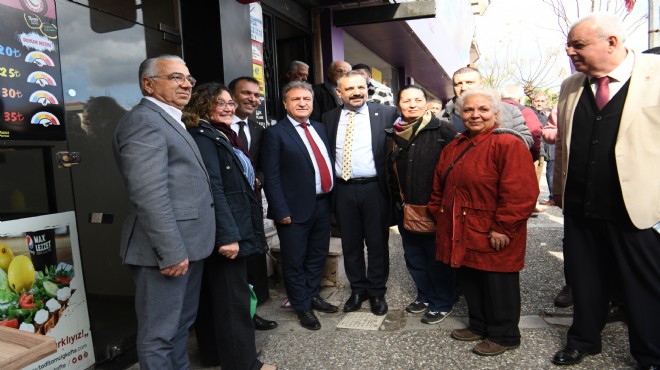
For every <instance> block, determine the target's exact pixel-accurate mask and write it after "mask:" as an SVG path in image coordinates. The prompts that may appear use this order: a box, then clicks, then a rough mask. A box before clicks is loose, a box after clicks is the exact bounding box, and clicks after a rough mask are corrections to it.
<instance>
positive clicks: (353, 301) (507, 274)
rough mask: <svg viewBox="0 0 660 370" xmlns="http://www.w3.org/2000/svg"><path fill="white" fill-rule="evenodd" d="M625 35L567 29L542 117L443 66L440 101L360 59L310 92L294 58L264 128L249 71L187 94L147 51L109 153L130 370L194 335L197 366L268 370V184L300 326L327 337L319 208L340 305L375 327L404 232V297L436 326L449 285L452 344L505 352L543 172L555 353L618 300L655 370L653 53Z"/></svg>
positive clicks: (304, 69)
mask: <svg viewBox="0 0 660 370" xmlns="http://www.w3.org/2000/svg"><path fill="white" fill-rule="evenodd" d="M624 41H625V33H624V31H623V29H622V27H621V25H620V22H619V21H618V19H617V18H616V17H612V16H609V15H605V14H592V15H589V16H586V17H584V18H581V19H580V20H578V21H577V22H576V23H575V24H574V25H573V26H572V27H571V29H570V32H569V34H568V40H567V48H566V50H567V54H568V55H569V57H570V58H571V60H572V61H573V64H574V65H575V68H576V70H577V71H578V72H577V73H575V74H573V75H572V76H571V77H569V78H568V79H567V80H566V81H565V82H564V83H563V85H562V89H561V92H560V95H559V103H558V107H557V109H556V110H555V111H554V112H553V111H552V109H551V107H550V103H551V102H550V99H549V97H548V95H547V94H546V93H543V92H537V93H535V94H534V95H533V96H531V105H532V106H531V107H526V106H524V105H523V102H524V92H523V90H522V88H521V87H519V86H507V87H505V88H504V89H503V90H502V91H501V92H500V94H499V95H498V94H496V93H495V92H493V91H492V90H489V89H486V88H485V87H484V86H483V78H482V76H481V75H480V73H479V71H478V70H477V69H476V68H473V67H465V68H461V69H459V70H457V71H456V72H455V73H454V74H453V77H452V79H453V85H454V92H455V97H454V98H453V99H452V100H450V101H449V102H447V103H446V104H445V106H444V108H443V107H442V102H439V101H435V100H430V99H429V97H428V96H427V92H426V91H425V90H424V89H423V88H421V87H420V86H416V85H409V86H404V87H402V88H401V89H400V90H399V91H398V95H397V96H396V99H394V97H393V96H392V94H391V91H389V90H388V89H386V88H384V87H383V86H382V85H380V84H379V83H377V82H376V81H375V80H373V78H371V69H370V68H369V66H367V65H364V64H356V65H354V66H351V65H350V64H349V63H347V62H346V61H342V60H338V61H335V62H333V63H332V64H331V65H330V66H329V68H328V71H327V72H328V73H327V80H326V81H325V82H323V83H321V84H318V85H315V86H312V85H311V84H309V83H307V82H306V79H307V77H308V75H309V66H308V65H307V64H305V63H303V62H298V61H296V62H293V63H291V65H290V68H289V69H288V70H287V77H288V79H289V83H288V84H287V85H286V86H284V88H283V91H282V103H283V106H284V109H285V111H286V117H283V118H282V119H281V120H280V121H279V122H278V123H277V124H275V125H273V126H271V127H269V128H267V129H265V130H264V129H263V128H262V127H261V126H259V125H258V124H256V122H253V121H252V120H251V119H249V116H250V115H251V114H252V113H254V111H255V109H256V108H257V106H258V105H259V82H258V81H257V80H255V79H253V78H252V77H239V78H237V79H235V80H233V81H232V82H231V83H229V85H228V86H225V85H223V84H220V83H217V82H210V83H204V84H200V85H199V86H196V87H195V83H196V81H195V79H194V78H193V77H192V76H191V75H190V72H189V71H188V69H187V67H186V65H185V62H184V61H183V60H182V59H181V58H179V57H176V56H160V57H156V58H150V59H147V60H145V61H144V62H143V63H142V65H141V66H140V70H139V76H140V88H141V90H142V92H143V95H144V99H143V100H142V101H141V102H140V103H139V104H138V105H137V106H136V107H134V108H133V109H132V110H131V111H130V112H128V113H127V114H126V115H124V117H123V118H122V119H121V120H120V122H119V124H118V127H117V130H116V133H115V137H114V142H113V145H114V152H115V155H116V158H117V163H118V165H119V168H120V170H121V173H122V175H123V177H124V180H125V183H126V185H127V188H128V195H129V214H128V217H127V219H126V220H125V223H124V228H123V231H122V244H121V256H122V258H123V261H124V263H125V264H126V265H128V266H129V268H130V270H131V272H132V274H133V277H134V280H135V286H136V313H137V317H138V337H137V349H138V358H139V362H140V368H143V369H184V368H188V366H189V365H188V357H187V353H186V348H187V346H186V340H187V338H188V333H189V330H190V329H192V328H195V332H196V335H197V339H198V345H199V349H200V354H201V358H202V361H203V362H204V363H205V364H208V365H217V364H219V365H220V366H221V367H222V368H223V369H225V370H227V369H274V368H275V367H274V366H273V365H269V364H263V363H262V362H261V361H260V360H259V359H258V353H257V352H258V350H257V349H256V347H255V334H254V330H255V329H257V330H268V329H274V328H276V327H277V323H276V322H274V321H271V320H266V319H263V318H261V317H259V316H258V315H256V313H255V312H254V309H253V307H251V304H252V300H251V291H250V289H251V288H250V286H253V292H254V293H255V294H254V295H255V296H256V297H257V300H260V301H264V300H267V299H268V281H267V276H266V269H265V256H264V253H265V252H266V250H267V248H268V247H267V243H266V238H265V233H264V226H263V220H262V209H261V199H260V197H261V189H262V187H263V190H264V193H265V196H266V198H267V201H268V209H267V217H268V218H270V219H272V220H274V222H275V226H276V229H277V232H278V236H279V239H280V244H281V267H282V278H283V281H284V286H285V290H286V294H287V297H288V301H289V304H290V306H291V308H292V309H293V310H294V311H295V313H296V315H297V318H298V320H299V322H300V325H301V326H302V327H304V328H306V329H310V330H318V329H320V328H321V322H320V320H319V319H318V317H317V316H316V314H315V313H314V312H315V311H319V312H326V313H335V312H338V311H339V307H337V306H335V305H333V304H331V303H329V302H327V301H325V300H324V299H323V298H322V297H321V295H320V281H321V274H322V270H323V265H324V263H325V260H326V257H327V255H328V250H329V242H330V236H331V224H332V222H333V221H332V220H333V216H334V218H335V219H336V226H337V228H338V229H339V232H340V237H341V244H342V251H343V255H344V264H345V265H344V267H345V270H346V275H347V277H348V280H349V282H350V288H351V294H350V297H349V298H348V299H347V301H346V302H345V303H344V305H343V307H342V310H343V311H344V312H353V311H357V310H359V309H361V307H362V304H363V303H364V302H367V301H368V302H369V306H370V311H371V312H372V313H373V314H374V315H385V314H387V312H388V304H387V301H386V293H387V281H388V275H389V265H390V261H389V250H388V248H389V247H388V242H389V228H390V227H391V226H393V225H397V226H398V230H399V232H400V234H401V237H402V244H403V250H404V258H405V263H406V266H407V268H408V271H409V273H410V275H411V277H412V280H413V282H414V284H415V287H416V290H417V291H416V293H415V298H414V300H413V301H412V302H411V303H410V304H408V305H407V306H406V307H405V310H406V311H408V312H410V313H412V314H423V315H422V317H421V322H423V323H425V324H429V325H432V324H437V323H439V322H441V321H442V320H444V319H445V318H446V317H447V316H449V315H450V314H451V312H452V309H453V306H454V304H455V303H456V301H457V299H458V290H460V292H461V293H462V294H463V295H464V297H465V301H466V303H467V307H468V316H469V320H468V326H467V327H466V328H464V329H456V330H453V331H452V332H451V337H452V338H454V339H456V340H459V341H475V342H477V343H476V344H475V345H474V346H473V348H472V350H473V352H475V353H476V354H478V355H483V356H496V355H500V354H502V353H505V352H506V351H510V350H514V349H516V348H518V347H519V346H520V343H521V334H520V330H519V329H518V323H519V319H520V309H521V300H520V278H519V273H520V271H521V270H522V268H523V267H524V259H525V251H526V239H527V220H528V219H529V218H530V217H532V215H533V214H534V213H535V212H539V211H540V210H539V209H538V208H537V207H536V205H537V199H538V196H539V181H540V176H541V173H542V170H543V166H544V165H545V166H546V173H547V181H548V184H549V187H550V189H552V190H551V192H550V194H551V197H550V198H549V199H547V200H544V201H542V203H541V204H543V205H547V206H552V205H557V206H559V207H562V208H563V210H564V216H565V231H564V233H565V240H564V254H565V274H566V281H567V286H570V291H569V292H568V293H569V294H570V300H571V303H572V304H573V306H574V317H573V324H572V326H571V328H570V330H569V331H568V335H567V342H566V345H565V347H564V348H563V349H561V350H560V351H558V352H557V353H556V354H555V356H554V357H553V358H552V362H553V363H555V364H557V365H571V364H577V363H580V362H581V361H582V360H583V359H584V357H585V356H588V355H592V354H596V353H599V352H600V351H601V344H600V342H601V340H600V333H601V331H602V329H603V327H604V324H605V322H606V320H607V312H608V307H609V304H610V301H611V299H612V296H613V294H612V292H613V291H616V292H617V296H618V297H619V298H620V299H621V300H622V302H623V303H624V307H625V310H626V317H627V321H628V328H629V338H630V350H631V353H632V355H633V357H634V358H635V359H636V360H637V361H638V362H639V365H640V367H641V368H644V369H656V368H658V365H660V337H659V335H660V320H657V318H656V313H657V312H660V263H659V261H660V248H658V246H659V245H660V235H659V233H658V232H657V230H654V228H653V227H654V225H655V226H656V227H657V225H658V221H659V220H660V210H659V209H658V205H659V204H660V193H659V192H658V191H657V190H658V189H657V186H652V185H653V184H658V183H660V178H659V177H658V176H659V172H658V171H657V170H653V169H652V168H655V167H653V164H654V163H655V162H656V161H655V159H658V160H660V154H659V153H660V151H658V150H657V148H658V146H657V142H656V138H657V137H658V135H659V134H660V132H658V128H659V125H658V119H659V115H658V111H657V109H655V108H657V107H658V105H659V104H660V89H658V86H659V85H660V74H659V73H657V72H658V70H660V58H658V57H657V56H649V55H642V54H639V53H635V52H634V51H632V50H630V49H627V48H626V47H625V46H624ZM388 94H389V95H388ZM546 122H547V123H546ZM543 126H545V127H543ZM569 154H570V155H569ZM555 159H556V163H555ZM553 176H554V177H553ZM596 184H597V185H596ZM365 252H366V254H365ZM613 287H618V288H613ZM565 290H566V288H565V289H562V292H561V293H563V294H564V295H565V293H566V292H565ZM200 292H201V294H200ZM559 298H560V297H559V296H558V298H557V299H559ZM556 303H557V302H556ZM559 303H560V305H561V304H562V302H559Z"/></svg>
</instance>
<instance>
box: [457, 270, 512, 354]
mask: <svg viewBox="0 0 660 370" xmlns="http://www.w3.org/2000/svg"><path fill="white" fill-rule="evenodd" d="M458 284H459V286H460V287H461V290H462V291H463V295H464V297H465V302H466V303H467V306H468V316H469V318H470V322H469V324H468V328H469V329H470V330H471V331H472V332H474V333H476V334H479V335H481V336H483V337H485V338H488V339H489V340H491V341H492V342H495V343H497V344H501V345H504V346H514V345H518V344H520V329H519V328H518V322H519V321H520V273H518V272H490V271H482V270H475V269H471V268H469V267H461V268H460V269H459V270H458Z"/></svg>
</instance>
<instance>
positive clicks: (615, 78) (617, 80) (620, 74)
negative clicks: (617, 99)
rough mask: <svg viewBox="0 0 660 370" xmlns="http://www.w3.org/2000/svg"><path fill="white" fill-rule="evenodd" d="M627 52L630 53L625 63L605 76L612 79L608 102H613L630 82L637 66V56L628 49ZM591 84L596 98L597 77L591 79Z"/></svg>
mask: <svg viewBox="0 0 660 370" xmlns="http://www.w3.org/2000/svg"><path fill="white" fill-rule="evenodd" d="M626 51H627V52H628V55H626V58H625V59H624V60H623V62H621V64H619V65H618V66H617V67H616V68H614V70H613V71H612V72H610V73H608V74H606V75H605V76H608V77H609V78H610V84H609V86H610V96H609V99H607V101H610V100H612V97H613V96H614V95H616V93H618V92H619V90H621V88H622V87H623V85H624V84H625V83H626V81H628V79H630V76H632V70H633V65H634V64H635V54H634V53H633V52H632V51H630V50H628V49H626ZM599 77H601V76H599ZM602 77H604V76H602ZM589 83H590V84H591V91H592V92H593V93H594V96H596V89H597V88H598V79H597V78H596V77H592V78H591V79H589Z"/></svg>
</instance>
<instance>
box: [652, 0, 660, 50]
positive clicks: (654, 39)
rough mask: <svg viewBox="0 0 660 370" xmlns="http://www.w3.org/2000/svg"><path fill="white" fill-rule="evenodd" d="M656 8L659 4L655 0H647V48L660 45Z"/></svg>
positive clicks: (659, 27) (659, 6)
mask: <svg viewBox="0 0 660 370" xmlns="http://www.w3.org/2000/svg"><path fill="white" fill-rule="evenodd" d="M658 8H660V4H658V2H657V1H656V0H649V49H650V48H654V47H658V46H660V23H659V22H658V13H659V11H658Z"/></svg>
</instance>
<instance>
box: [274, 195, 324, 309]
mask: <svg viewBox="0 0 660 370" xmlns="http://www.w3.org/2000/svg"><path fill="white" fill-rule="evenodd" d="M276 227H277V234H278V236H279V238H280V251H281V256H282V275H283V276H282V278H283V280H284V287H285V288H286V295H287V297H288V298H289V303H291V308H293V309H295V310H298V311H300V310H310V309H312V297H314V296H317V295H318V294H319V286H320V284H321V277H322V274H323V265H324V264H325V259H326V258H327V257H328V251H329V249H330V199H329V198H327V197H326V198H322V199H317V200H316V210H315V214H314V217H312V218H311V219H310V220H309V221H307V222H303V223H298V222H293V223H291V224H289V225H282V224H276Z"/></svg>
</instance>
